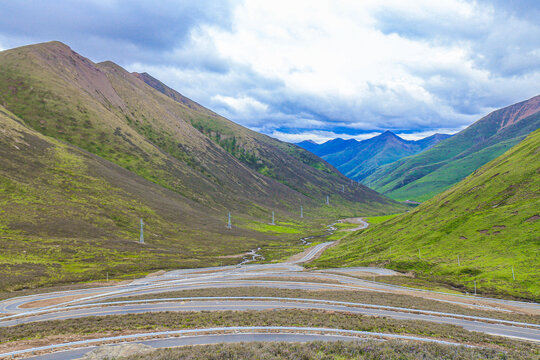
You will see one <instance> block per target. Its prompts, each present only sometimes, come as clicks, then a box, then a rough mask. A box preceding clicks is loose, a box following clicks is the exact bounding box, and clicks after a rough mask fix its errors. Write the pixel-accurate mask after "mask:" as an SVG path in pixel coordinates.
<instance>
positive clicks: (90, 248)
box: [0, 42, 403, 290]
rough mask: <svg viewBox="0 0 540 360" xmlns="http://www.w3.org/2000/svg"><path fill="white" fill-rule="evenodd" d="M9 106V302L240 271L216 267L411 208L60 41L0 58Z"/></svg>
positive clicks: (2, 239)
mask: <svg viewBox="0 0 540 360" xmlns="http://www.w3.org/2000/svg"><path fill="white" fill-rule="evenodd" d="M169 95H170V94H169ZM179 96H181V95H179ZM0 106H1V108H0V110H1V112H0V114H1V115H0V125H1V126H0V151H1V152H2V157H1V158H0V204H2V205H1V207H0V211H1V212H2V217H1V219H0V246H2V248H3V249H6V250H5V251H4V252H2V254H1V255H0V290H1V289H9V288H15V287H24V286H35V285H45V284H52V283H61V282H71V281H79V280H88V279H96V278H105V275H106V272H109V274H110V275H111V276H121V275H125V274H139V273H145V272H149V271H151V270H153V269H160V268H177V267H187V266H203V265H211V264H214V265H215V264H219V263H220V262H224V263H236V262H238V261H239V260H238V259H235V258H225V259H221V258H219V256H221V255H232V254H239V253H242V252H244V251H247V250H249V249H251V248H253V247H259V246H265V245H268V244H272V245H278V246H285V245H286V246H292V245H295V246H296V245H297V244H298V241H297V240H298V237H300V236H301V235H300V234H301V233H303V232H316V231H320V229H321V228H322V226H323V224H327V223H328V222H330V221H331V220H334V219H335V218H338V217H341V216H351V215H356V214H359V213H360V214H364V213H370V214H375V213H385V212H395V211H399V210H400V209H403V206H402V205H400V204H397V203H395V202H393V201H391V200H390V199H388V198H385V197H383V196H381V195H379V194H377V193H376V192H374V191H372V190H370V189H368V188H366V187H363V186H354V187H350V186H349V179H347V178H345V177H344V176H343V175H341V174H340V173H338V172H337V171H336V170H335V169H334V168H333V167H332V166H331V165H329V164H327V163H326V162H324V161H323V160H321V159H320V158H318V157H316V156H314V155H313V154H311V153H309V152H307V151H304V150H302V149H300V148H299V147H297V146H295V145H290V144H285V143H282V142H280V141H278V140H275V139H271V138H269V137H266V136H264V135H260V134H257V133H254V132H252V131H250V130H248V129H245V128H242V127H241V126H239V125H236V124H234V123H232V122H230V121H228V120H226V119H224V118H222V117H220V116H219V115H217V114H215V113H213V112H211V111H209V110H207V109H205V108H203V107H201V106H200V105H198V104H196V103H194V102H192V101H191V100H189V99H186V98H177V99H175V98H171V97H170V96H167V95H165V94H163V93H161V92H160V91H157V90H156V89H155V88H153V87H151V86H149V85H148V84H146V83H145V82H144V81H142V80H141V79H140V78H138V77H137V76H135V75H133V74H130V73H128V72H127V71H125V70H124V69H122V68H121V67H119V66H117V65H115V64H113V63H111V62H105V63H100V64H95V63H93V62H92V61H90V60H88V59H86V58H84V57H82V56H80V55H78V54H77V53H75V52H73V51H72V50H71V49H69V47H67V46H66V45H64V44H61V43H58V42H52V43H45V44H38V45H33V46H26V47H22V48H17V49H12V50H7V51H3V52H0ZM21 144H22V145H24V146H21ZM342 186H344V187H345V191H344V192H342ZM326 195H329V196H330V199H331V200H330V201H331V206H324V205H323V204H324V199H325V197H326ZM300 205H303V206H304V213H305V214H306V218H305V219H303V220H301V219H299V216H298V215H299V207H300ZM228 211H231V212H232V215H233V224H234V229H233V231H227V230H226V229H225V223H226V218H227V212H228ZM271 211H275V212H276V219H277V221H278V225H279V226H276V227H270V226H268V225H267V222H268V219H270V216H271V215H270V214H271ZM141 217H142V218H144V219H145V222H146V224H147V226H146V231H147V238H146V240H147V241H146V245H142V246H141V245H140V244H138V242H137V240H138V229H139V227H138V221H139V218H141ZM297 250H298V249H297ZM8 275H9V276H8Z"/></svg>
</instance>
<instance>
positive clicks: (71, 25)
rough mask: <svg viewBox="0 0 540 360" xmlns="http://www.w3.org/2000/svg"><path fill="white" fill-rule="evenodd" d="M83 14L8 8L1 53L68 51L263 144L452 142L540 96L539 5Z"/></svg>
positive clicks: (151, 9) (421, 1) (137, 9)
mask: <svg viewBox="0 0 540 360" xmlns="http://www.w3.org/2000/svg"><path fill="white" fill-rule="evenodd" d="M80 3H81V4H82V5H81V4H79V3H78V4H77V6H75V5H73V6H71V5H70V6H65V5H58V4H55V3H51V4H52V5H51V4H47V6H45V5H43V6H42V5H40V6H36V7H34V8H33V9H30V10H31V11H30V12H29V10H28V9H27V7H25V6H24V5H20V4H19V3H18V2H9V3H6V4H2V5H0V47H2V46H10V47H11V46H14V44H17V45H20V44H21V42H22V43H29V42H32V41H34V42H35V41H43V40H48V39H47V37H49V38H50V37H53V38H58V39H60V40H64V41H68V43H69V45H71V46H72V47H73V48H74V49H75V50H76V51H79V52H81V53H82V54H83V55H89V56H94V58H93V60H99V61H101V60H104V59H107V58H112V60H114V61H116V62H119V63H120V64H121V65H124V66H126V67H127V68H128V69H129V70H132V71H146V72H149V73H150V74H152V75H154V76H155V77H157V78H158V79H160V80H162V81H163V82H165V83H166V84H168V85H170V86H171V87H173V88H175V89H177V90H178V91H180V92H181V93H183V94H184V95H186V96H188V97H190V98H192V99H193V100H195V101H197V102H199V103H201V104H202V105H205V106H207V107H210V108H211V109H212V110H214V111H216V112H218V113H220V114H222V115H224V116H226V117H229V118H230V119H231V120H233V121H236V122H238V123H240V124H242V125H245V126H248V127H251V128H252V129H257V130H260V131H262V132H265V133H267V134H273V133H274V132H278V133H280V134H281V133H283V134H284V133H293V134H302V133H310V134H312V135H313V134H316V133H315V132H314V131H321V132H326V133H324V134H323V133H321V134H319V135H317V136H319V137H320V138H321V139H322V138H323V137H324V136H330V135H328V134H329V133H332V132H334V133H336V136H337V135H339V134H342V135H346V134H347V133H350V134H356V133H358V132H360V131H358V130H362V131H372V132H376V131H383V130H386V129H389V130H393V131H395V132H397V133H411V131H413V132H414V131H416V132H426V133H427V132H433V131H437V129H447V130H448V131H446V132H451V131H456V130H458V129H461V128H462V127H463V126H465V125H468V124H470V123H472V122H473V121H475V120H476V119H478V118H480V117H481V116H483V115H485V114H486V113H488V112H490V111H492V110H494V109H495V108H499V107H503V106H506V105H509V104H512V103H514V102H517V101H520V100H524V99H526V98H529V97H532V96H534V95H537V94H538V92H539V91H538V85H537V84H538V83H539V82H540V50H539V49H540V23H538V21H537V18H538V16H533V15H531V14H539V13H540V11H538V10H537V9H536V8H534V9H533V10H534V11H533V10H530V8H531V6H530V4H529V5H527V6H518V5H517V4H516V5H515V6H514V5H512V4H509V3H507V2H504V1H499V2H492V1H482V0H479V1H472V0H471V1H467V0H438V1H432V0H410V1H407V2H403V1H401V0H385V1H379V0H362V1H356V0H296V1H290V0H287V1H285V0H275V1H266V0H245V1H241V0H238V1H235V0H231V1H230V2H220V3H219V4H217V3H216V2H212V1H204V2H201V4H199V3H198V2H197V4H195V3H193V4H192V2H189V1H187V0H183V1H180V2H175V1H166V2H163V3H160V5H159V6H149V5H148V4H147V3H146V2H143V1H133V2H132V3H134V5H133V6H130V7H129V9H130V11H129V12H128V13H125V12H123V13H122V15H123V16H122V19H121V24H122V26H118V22H117V20H118V16H117V14H118V13H119V12H122V11H123V7H122V6H118V4H123V3H124V2H117V1H111V2H107V3H105V5H103V6H102V5H100V4H101V3H100V2H98V3H97V5H96V3H95V2H93V0H91V1H90V2H88V1H87V2H85V1H81V2H80ZM126 3H127V2H126ZM130 4H131V3H130ZM531 4H534V3H531ZM516 9H517V10H516ZM8 10H9V11H8ZM514 10H516V11H514ZM5 14H14V15H9V16H8V15H5ZM77 14H79V15H81V16H75V15H77ZM527 14H529V16H527ZM29 18H31V19H34V18H35V21H31V22H29V21H28V19H29ZM73 19H77V21H73ZM28 24H30V25H28ZM59 35H61V36H59ZM96 57H97V58H96ZM280 136H281V135H280ZM283 136H284V135H283ZM349 136H353V135H349ZM355 136H356V135H355Z"/></svg>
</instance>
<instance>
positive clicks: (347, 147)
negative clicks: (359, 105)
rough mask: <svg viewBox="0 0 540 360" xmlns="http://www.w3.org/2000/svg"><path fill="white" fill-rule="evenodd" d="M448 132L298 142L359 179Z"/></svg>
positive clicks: (423, 147) (425, 148) (389, 133)
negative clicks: (419, 136) (412, 136)
mask: <svg viewBox="0 0 540 360" xmlns="http://www.w3.org/2000/svg"><path fill="white" fill-rule="evenodd" d="M450 136H451V135H446V134H434V135H432V136H429V137H426V138H424V139H421V140H417V141H413V140H404V139H402V138H400V137H399V136H397V135H396V134H394V133H392V132H391V131H385V132H384V133H382V134H380V135H378V136H375V137H372V138H370V139H367V140H362V141H358V140H355V139H350V140H343V139H340V138H337V139H333V140H329V141H327V142H325V143H323V144H317V143H315V142H313V141H302V142H300V143H298V144H297V145H298V146H300V147H303V148H304V149H306V150H308V151H311V152H312V153H314V154H315V155H318V156H320V157H322V158H323V159H324V160H326V161H328V162H329V163H330V164H332V165H334V166H335V167H336V168H337V169H338V170H339V171H341V173H343V174H344V175H346V176H347V177H349V178H351V179H354V180H357V181H360V182H362V181H363V180H364V179H365V178H366V177H368V176H369V175H371V174H372V173H373V172H375V171H376V170H378V169H379V168H380V167H381V166H383V165H385V164H389V163H392V162H394V161H396V160H399V159H401V158H404V157H406V156H410V155H414V154H418V153H420V152H422V151H424V150H427V149H429V148H431V147H433V146H434V145H436V144H438V143H439V142H440V141H441V140H444V139H447V138H449V137H450Z"/></svg>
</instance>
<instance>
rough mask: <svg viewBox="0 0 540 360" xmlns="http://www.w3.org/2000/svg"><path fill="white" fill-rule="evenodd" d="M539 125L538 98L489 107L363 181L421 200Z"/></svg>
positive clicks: (396, 195) (392, 193)
mask: <svg viewBox="0 0 540 360" xmlns="http://www.w3.org/2000/svg"><path fill="white" fill-rule="evenodd" d="M539 127H540V96H536V97H533V98H531V99H529V100H527V101H523V102H520V103H517V104H514V105H511V106H508V107H506V108H503V109H500V110H497V111H494V112H492V113H490V114H489V115H487V116H485V117H483V118H482V119H480V120H478V121H477V122H475V123H474V124H472V125H471V126H469V127H467V128H466V129H464V130H462V131H460V132H459V133H457V134H455V135H454V136H452V137H451V138H449V139H446V140H443V141H441V142H440V143H439V144H437V145H435V146H434V147H432V148H431V149H429V150H427V151H424V152H422V153H420V154H417V155H414V156H410V157H407V158H403V159H401V160H398V161H396V162H394V163H392V164H388V165H385V166H382V167H381V168H379V169H378V170H376V171H375V172H373V173H372V174H371V175H370V176H368V177H367V178H366V179H365V180H364V181H363V184H365V185H367V186H369V187H371V188H372V189H374V190H377V191H379V192H382V193H384V194H386V195H388V196H390V197H391V198H394V199H399V200H405V199H411V200H417V201H424V200H427V199H429V198H431V197H432V196H434V195H435V194H438V193H440V192H442V191H444V190H446V189H448V188H450V187H451V186H452V185H454V184H455V183H457V182H459V181H460V180H461V179H463V178H465V177H466V176H467V175H469V174H471V173H472V172H473V171H474V170H476V169H478V168H479V167H480V166H482V165H484V164H486V163H487V162H489V161H490V160H493V159H494V158H496V157H497V156H499V155H501V154H503V153H504V152H505V151H507V150H508V149H510V148H511V147H512V146H514V145H515V144H517V143H518V142H520V141H521V140H523V139H524V138H525V137H526V136H527V135H528V134H529V133H531V132H532V131H534V130H536V129H538V128H539Z"/></svg>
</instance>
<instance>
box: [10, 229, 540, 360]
mask: <svg viewBox="0 0 540 360" xmlns="http://www.w3.org/2000/svg"><path fill="white" fill-rule="evenodd" d="M366 225H367V224H366ZM330 245H332V243H331V242H326V243H322V244H318V245H316V246H313V247H312V248H310V249H309V251H306V252H305V254H304V256H303V257H302V258H301V259H298V260H296V261H292V262H288V263H278V264H248V265H243V266H223V267H212V268H204V269H182V270H175V271H170V272H167V273H165V274H163V275H160V276H155V277H149V278H142V279H137V280H135V281H133V282H131V283H129V284H122V285H115V286H110V287H99V288H91V289H80V290H71V291H62V292H55V293H47V294H35V295H29V296H25V297H18V298H13V299H8V300H4V301H1V302H0V327H5V326H12V325H16V324H21V323H30V322H35V321H46V320H57V319H68V318H80V317H85V316H93V315H113V314H115V315H118V314H134V313H144V312H158V311H202V310H207V311H222V310H238V311H240V310H268V309H319V310H327V311H338V312H351V313H357V314H364V315H372V316H385V317H389V318H393V319H403V320H424V321H430V322H435V323H442V324H452V325H457V326H461V327H463V328H465V329H467V330H471V331H479V332H483V333H487V334H492V335H499V336H505V337H509V338H518V339H523V340H528V341H533V342H538V343H540V326H539V325H535V324H525V325H524V324H519V323H516V324H512V323H511V322H508V321H506V322H505V321H501V320H497V319H485V318H474V317H470V316H459V315H455V314H445V313H442V312H433V311H423V310H421V311H419V310H417V309H403V308H392V307H388V306H378V305H373V304H351V303H343V302H331V301H318V300H314V299H277V298H249V299H248V298H242V299H237V298H221V299H219V300H217V299H215V298H211V299H209V298H206V299H203V298H197V299H196V298H192V299H182V300H179V299H168V300H167V301H164V300H162V299H157V300H150V301H137V302H124V303H117V304H107V306H104V304H103V303H104V302H114V301H115V299H117V298H121V297H126V296H134V295H145V294H157V293H160V294H161V293H162V294H163V298H167V292H170V291H179V290H188V289H203V288H227V287H271V288H281V289H299V290H358V291H371V292H373V291H375V292H388V293H408V294H412V295H417V296H421V297H423V298H427V299H433V300H437V301H441V308H444V302H450V303H453V304H460V305H464V306H468V307H473V308H480V309H490V310H499V311H507V312H508V311H510V310H508V308H509V307H511V309H512V310H518V311H519V310H520V309H521V310H523V311H525V310H529V311H530V310H534V311H538V313H540V304H537V303H526V302H519V301H508V300H500V299H485V298H479V297H473V296H465V295H451V294H445V295H444V296H443V297H442V298H441V296H440V293H437V292H434V291H427V290H414V289H409V288H404V287H401V286H396V285H390V284H384V283H380V282H373V281H368V280H363V279H357V278H354V277H351V276H348V275H349V274H351V273H354V272H363V273H371V274H373V275H375V276H380V275H390V274H391V273H392V271H391V270H387V269H380V268H347V269H328V270H324V271H305V270H304V268H303V267H302V266H301V265H300V264H302V263H305V262H308V261H310V260H312V259H313V258H315V257H316V256H317V255H318V254H319V253H321V252H322V251H324V249H326V248H327V247H328V246H330ZM306 277H307V278H309V280H307V279H305V278H306ZM261 278H265V279H261ZM268 278H272V280H268ZM300 278H304V279H303V280H302V281H301V282H300V281H292V280H294V279H298V280H300ZM311 279H314V280H311ZM315 280H317V281H318V282H316V281H315ZM325 281H326V282H327V283H325ZM478 299H481V301H480V302H479V301H478ZM36 301H39V302H40V304H41V305H40V306H41V307H36V306H35V305H33V303H35V302H36ZM44 301H48V303H47V306H45V304H46V303H44ZM2 314H4V315H3V316H2ZM7 314H10V315H7ZM304 330H305V329H304ZM231 336H232V335H231ZM245 336H247V335H246V334H240V335H239V337H234V336H232V337H229V338H227V337H219V336H216V335H215V334H214V335H211V336H210V335H207V334H205V335H204V336H203V337H200V336H196V337H193V339H197V340H193V341H211V342H209V343H213V342H212V341H216V342H224V341H227V339H236V340H235V341H250V340H247V338H246V337H245ZM256 336H262V338H265V339H267V340H266V341H269V340H268V339H270V338H269V337H268V334H264V336H263V335H256ZM275 336H278V337H279V339H280V340H279V341H296V340H292V339H293V338H294V339H297V338H298V336H300V335H299V334H295V335H294V336H293V335H291V334H275ZM303 336H306V339H308V338H309V339H310V340H313V339H314V338H313V336H315V335H314V334H309V335H303ZM317 336H319V335H317ZM336 336H338V335H336ZM339 336H342V334H339ZM287 338H288V339H290V340H286V339H287ZM183 339H184V337H183ZM238 339H243V340H238ZM283 339H285V340H283ZM323 339H327V338H326V337H325V338H323ZM328 339H329V338H328ZM222 340H223V341H222ZM145 341H146V340H145ZM152 341H154V340H152ZM155 341H157V342H156V344H165V343H166V341H165V340H164V339H159V340H155ZM159 341H162V342H159ZM170 341H172V342H176V341H180V340H178V339H177V338H175V339H171V340H170ZM181 341H188V340H181ZM181 341H180V342H179V343H178V344H180V343H181ZM276 341H278V340H276ZM306 341H308V340H306ZM186 344H187V343H186ZM77 351H82V350H80V349H78V350H77ZM55 354H68V353H67V352H59V353H55ZM70 354H71V353H70ZM73 354H75V353H73ZM73 354H71V355H69V356H71V357H62V356H63V355H58V356H59V357H50V358H51V359H53V358H54V359H65V358H73V356H74V355H73ZM72 355H73V356H72ZM0 356H2V354H0ZM51 356H52V355H51ZM66 356H68V355H66ZM44 358H45V357H44Z"/></svg>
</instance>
